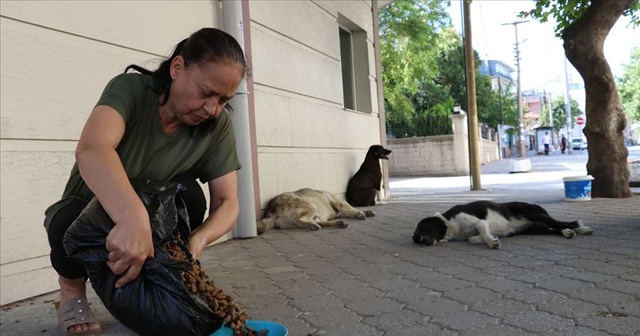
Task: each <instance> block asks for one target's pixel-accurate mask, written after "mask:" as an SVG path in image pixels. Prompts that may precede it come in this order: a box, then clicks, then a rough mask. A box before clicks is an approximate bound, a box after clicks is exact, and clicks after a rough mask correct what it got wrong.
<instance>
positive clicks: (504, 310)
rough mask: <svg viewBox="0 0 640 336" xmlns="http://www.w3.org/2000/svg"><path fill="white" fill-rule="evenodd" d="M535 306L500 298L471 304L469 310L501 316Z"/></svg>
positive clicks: (524, 310)
mask: <svg viewBox="0 0 640 336" xmlns="http://www.w3.org/2000/svg"><path fill="white" fill-rule="evenodd" d="M534 308H535V307H534V306H533V305H531V304H527V303H524V302H520V301H516V300H511V299H505V298H499V299H495V300H492V301H490V302H478V303H473V304H471V305H469V310H473V311H477V312H480V313H484V314H486V315H490V316H495V317H501V318H504V317H505V316H510V315H515V314H518V313H521V312H529V311H533V310H534Z"/></svg>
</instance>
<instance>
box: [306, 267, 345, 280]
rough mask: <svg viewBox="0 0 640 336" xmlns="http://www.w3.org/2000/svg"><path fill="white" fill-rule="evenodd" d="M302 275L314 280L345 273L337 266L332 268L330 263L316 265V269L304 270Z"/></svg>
mask: <svg viewBox="0 0 640 336" xmlns="http://www.w3.org/2000/svg"><path fill="white" fill-rule="evenodd" d="M304 273H305V274H307V276H309V277H312V278H314V279H317V278H320V277H323V276H329V277H330V276H335V275H336V274H340V273H345V272H344V270H343V269H341V268H340V267H337V266H333V264H330V263H323V264H319V265H316V268H305V269H304Z"/></svg>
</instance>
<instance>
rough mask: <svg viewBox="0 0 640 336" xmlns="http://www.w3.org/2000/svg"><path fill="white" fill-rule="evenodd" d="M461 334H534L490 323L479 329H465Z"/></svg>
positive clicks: (529, 335)
mask: <svg viewBox="0 0 640 336" xmlns="http://www.w3.org/2000/svg"><path fill="white" fill-rule="evenodd" d="M460 335H461V336H496V335H499V336H534V335H535V334H532V333H529V332H526V331H524V330H522V329H516V328H514V327H511V326H505V325H491V326H487V327H484V328H480V329H472V330H465V331H463V332H461V333H460Z"/></svg>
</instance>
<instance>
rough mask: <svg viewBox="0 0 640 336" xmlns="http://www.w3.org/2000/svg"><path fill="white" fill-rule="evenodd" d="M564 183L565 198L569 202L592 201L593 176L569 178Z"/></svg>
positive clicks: (564, 179)
mask: <svg viewBox="0 0 640 336" xmlns="http://www.w3.org/2000/svg"><path fill="white" fill-rule="evenodd" d="M562 180H563V181H564V197H565V199H566V200H567V201H590V200H591V181H592V180H593V176H591V175H584V176H569V177H565V178H563V179H562Z"/></svg>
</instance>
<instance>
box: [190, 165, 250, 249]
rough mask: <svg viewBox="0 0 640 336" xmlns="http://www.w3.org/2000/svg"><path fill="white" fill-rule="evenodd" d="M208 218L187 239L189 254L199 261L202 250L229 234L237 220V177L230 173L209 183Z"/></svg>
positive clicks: (238, 209) (238, 207)
mask: <svg viewBox="0 0 640 336" xmlns="http://www.w3.org/2000/svg"><path fill="white" fill-rule="evenodd" d="M209 199H210V200H211V201H210V203H209V216H207V218H206V219H205V220H204V223H202V225H200V226H199V227H198V228H197V229H195V230H193V232H192V233H191V237H189V252H191V255H192V256H193V258H195V259H200V257H201V256H202V253H203V252H204V249H205V248H206V247H207V245H209V244H210V243H213V242H214V241H216V240H218V239H219V238H220V237H222V236H223V235H225V234H226V233H227V232H229V231H230V230H231V229H232V228H233V226H234V225H235V224H236V220H238V213H239V211H240V205H239V204H238V175H237V173H236V172H235V171H232V172H230V173H228V174H226V175H223V176H220V177H218V178H216V179H214V180H211V181H209Z"/></svg>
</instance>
